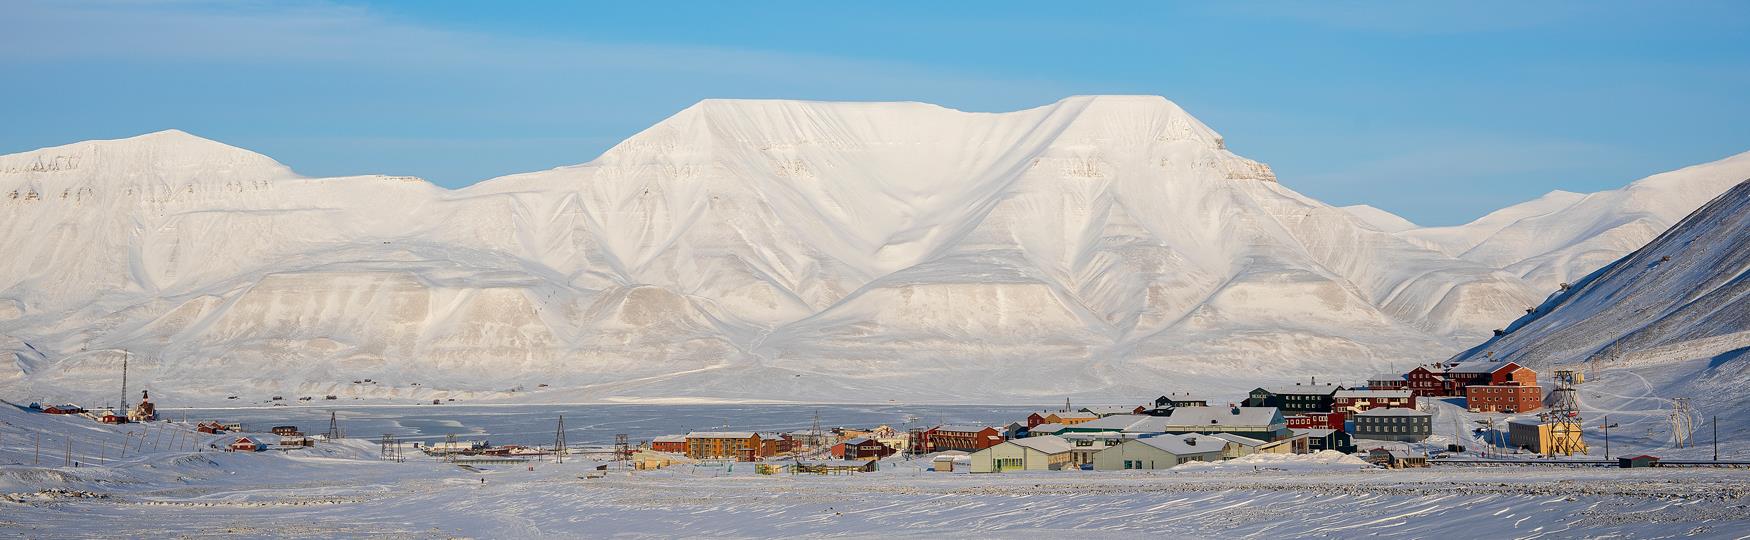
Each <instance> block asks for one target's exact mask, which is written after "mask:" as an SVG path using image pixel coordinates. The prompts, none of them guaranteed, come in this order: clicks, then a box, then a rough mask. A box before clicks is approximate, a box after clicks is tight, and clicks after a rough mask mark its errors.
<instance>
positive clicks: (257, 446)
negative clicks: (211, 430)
mask: <svg viewBox="0 0 1750 540" xmlns="http://www.w3.org/2000/svg"><path fill="white" fill-rule="evenodd" d="M225 448H226V449H227V450H230V451H232V452H260V451H263V450H267V443H265V442H262V441H261V439H257V438H255V437H238V438H237V439H236V440H233V441H231V444H230V445H229V446H226V447H225Z"/></svg>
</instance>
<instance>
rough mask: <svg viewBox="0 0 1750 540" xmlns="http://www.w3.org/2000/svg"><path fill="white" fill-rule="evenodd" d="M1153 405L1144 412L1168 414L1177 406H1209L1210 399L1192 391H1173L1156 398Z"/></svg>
mask: <svg viewBox="0 0 1750 540" xmlns="http://www.w3.org/2000/svg"><path fill="white" fill-rule="evenodd" d="M1151 405H1152V406H1151V407H1149V408H1148V410H1146V411H1143V414H1148V415H1153V416H1167V415H1169V414H1172V413H1173V409H1174V408H1176V407H1208V406H1209V399H1208V398H1205V397H1202V396H1195V395H1192V394H1190V393H1181V392H1171V393H1168V394H1167V395H1164V396H1161V397H1158V398H1155V400H1154V402H1153V403H1152V404H1151Z"/></svg>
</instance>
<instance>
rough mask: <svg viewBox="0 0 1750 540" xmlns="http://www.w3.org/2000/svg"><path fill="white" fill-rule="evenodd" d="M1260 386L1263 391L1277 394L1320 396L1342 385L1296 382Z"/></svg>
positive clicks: (1334, 390)
mask: <svg viewBox="0 0 1750 540" xmlns="http://www.w3.org/2000/svg"><path fill="white" fill-rule="evenodd" d="M1262 388H1263V390H1264V391H1265V392H1269V393H1272V394H1276V395H1278V396H1282V395H1290V394H1292V395H1301V396H1306V395H1318V396H1322V395H1327V394H1330V393H1332V392H1336V391H1337V390H1339V389H1341V388H1342V387H1341V386H1337V385H1335V384H1299V383H1296V384H1292V385H1278V386H1265V387H1262Z"/></svg>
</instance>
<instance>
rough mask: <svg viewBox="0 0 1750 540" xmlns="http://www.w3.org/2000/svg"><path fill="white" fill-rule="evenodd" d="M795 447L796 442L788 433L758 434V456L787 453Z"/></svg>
mask: <svg viewBox="0 0 1750 540" xmlns="http://www.w3.org/2000/svg"><path fill="white" fill-rule="evenodd" d="M795 447H796V442H795V441H794V440H792V439H791V438H790V434H788V433H761V434H760V456H761V457H772V456H776V455H778V454H785V453H789V452H790V450H792V449H794V448H795Z"/></svg>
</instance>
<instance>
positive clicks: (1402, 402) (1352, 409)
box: [1331, 390, 1416, 413]
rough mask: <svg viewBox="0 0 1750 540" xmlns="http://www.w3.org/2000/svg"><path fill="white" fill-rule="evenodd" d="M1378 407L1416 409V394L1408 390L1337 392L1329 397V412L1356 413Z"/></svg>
mask: <svg viewBox="0 0 1750 540" xmlns="http://www.w3.org/2000/svg"><path fill="white" fill-rule="evenodd" d="M1379 407H1397V408H1400V409H1414V408H1416V394H1415V393H1414V392H1411V391H1409V390H1339V391H1337V393H1336V394H1333V395H1332V396H1331V410H1333V411H1339V412H1347V413H1358V412H1362V411H1366V410H1369V409H1376V408H1379Z"/></svg>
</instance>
